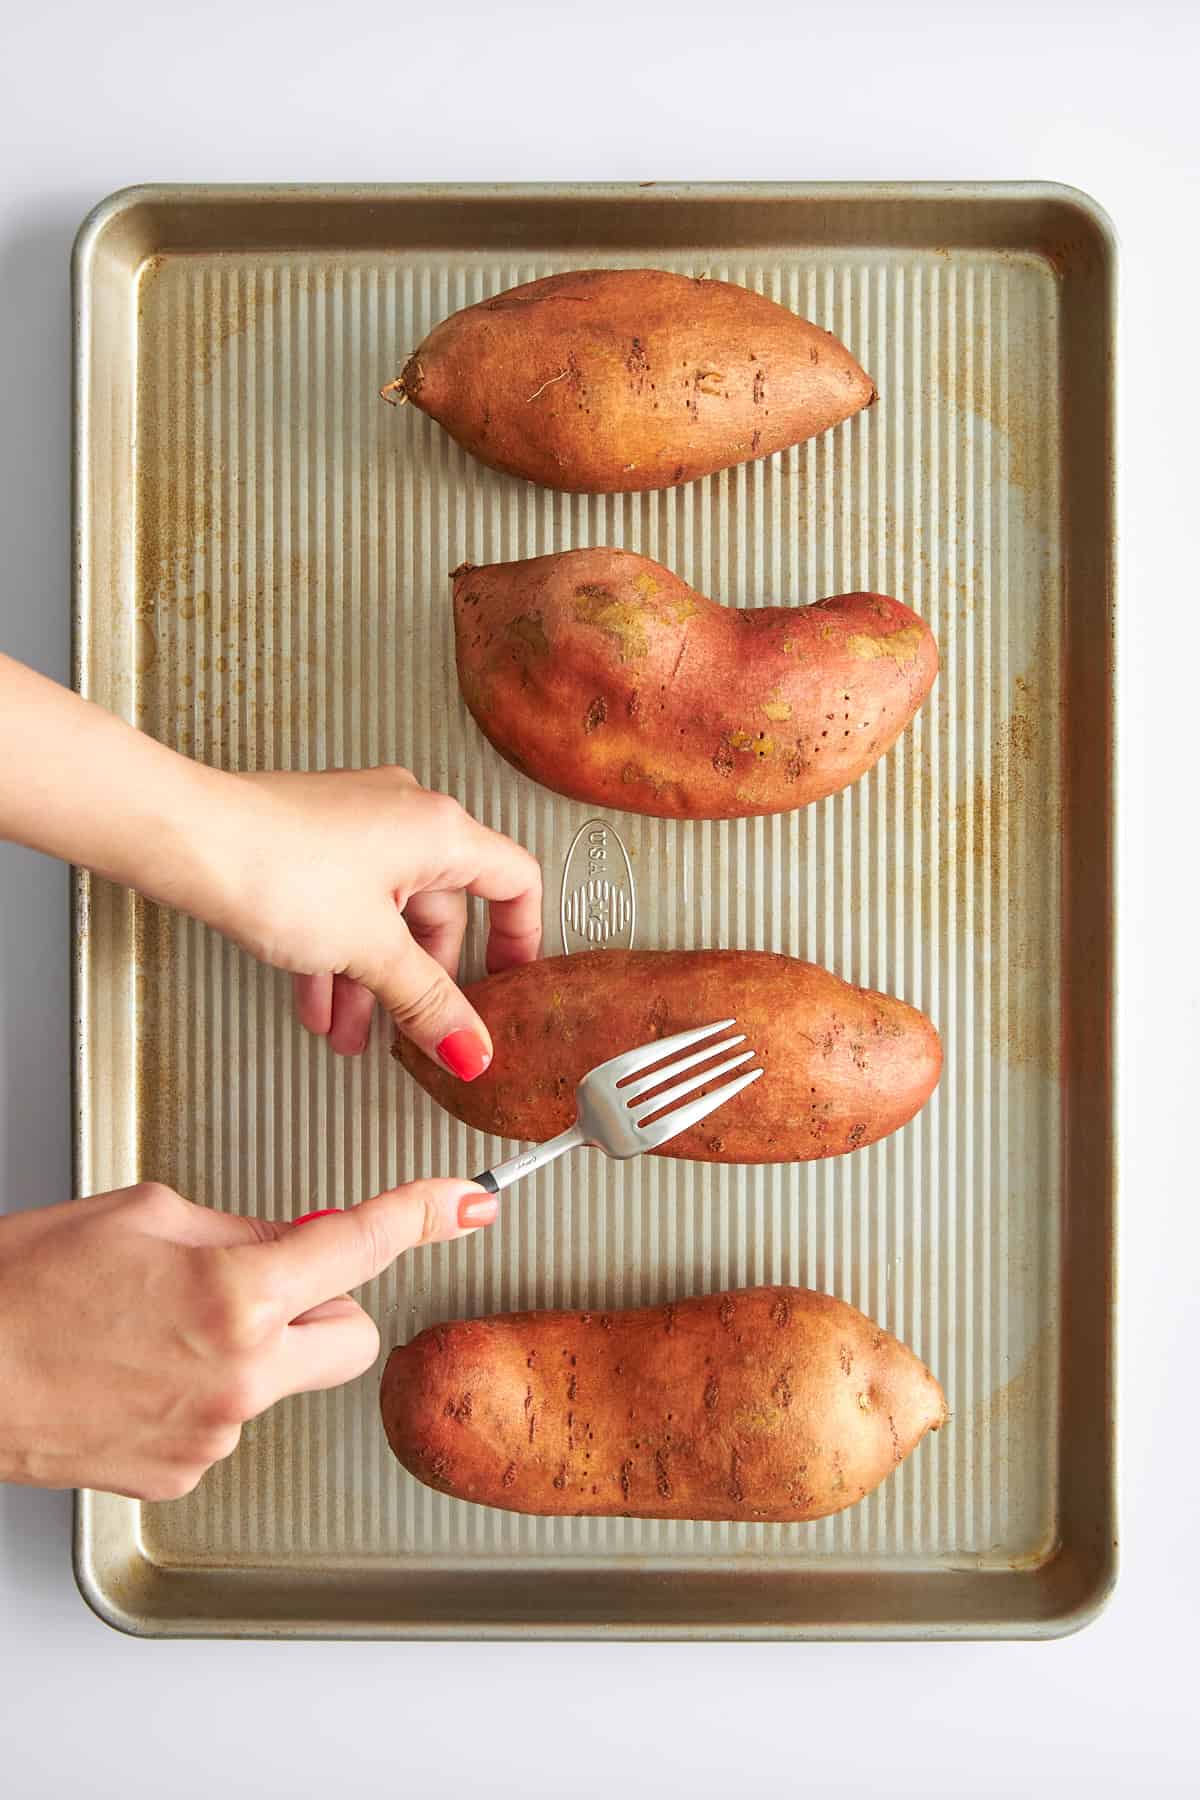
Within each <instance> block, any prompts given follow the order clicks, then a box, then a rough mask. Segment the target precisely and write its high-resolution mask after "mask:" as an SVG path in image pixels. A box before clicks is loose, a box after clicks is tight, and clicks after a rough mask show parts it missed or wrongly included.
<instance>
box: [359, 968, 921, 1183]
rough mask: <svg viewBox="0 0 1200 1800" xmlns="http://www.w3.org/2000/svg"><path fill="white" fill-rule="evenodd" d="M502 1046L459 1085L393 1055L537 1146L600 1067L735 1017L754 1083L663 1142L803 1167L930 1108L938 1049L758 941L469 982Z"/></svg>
mask: <svg viewBox="0 0 1200 1800" xmlns="http://www.w3.org/2000/svg"><path fill="white" fill-rule="evenodd" d="M465 991H466V994H467V997H468V999H469V1000H470V1001H471V1003H472V1005H473V1006H475V1007H476V1008H477V1009H478V1011H479V1013H480V1014H481V1016H482V1017H483V1019H484V1021H485V1023H486V1024H487V1027H488V1029H489V1031H490V1032H491V1034H492V1041H493V1044H494V1046H495V1056H494V1059H493V1061H492V1062H491V1064H490V1065H489V1067H488V1068H487V1069H485V1070H484V1072H483V1074H482V1075H480V1076H479V1077H478V1079H477V1080H475V1081H472V1082H469V1083H468V1082H463V1081H458V1080H456V1079H455V1078H454V1076H452V1075H449V1074H447V1073H446V1072H445V1070H443V1069H441V1068H440V1067H439V1066H438V1065H437V1064H435V1063H433V1062H431V1061H430V1060H429V1059H428V1058H427V1057H425V1056H423V1055H422V1054H421V1052H420V1051H419V1050H417V1049H416V1048H415V1047H414V1046H413V1045H412V1044H411V1043H410V1042H409V1041H408V1039H407V1038H398V1039H397V1042H396V1045H395V1047H394V1054H395V1055H396V1056H397V1057H398V1058H399V1060H400V1061H401V1062H402V1063H403V1064H404V1066H405V1068H406V1069H407V1070H408V1071H409V1073H410V1074H411V1075H413V1076H415V1077H416V1079H417V1080H418V1081H419V1082H420V1084H421V1086H422V1087H423V1088H425V1089H427V1090H428V1092H429V1093H431V1094H432V1095H433V1097H434V1099H435V1100H437V1101H438V1103H439V1104H440V1105H441V1106H444V1107H445V1108H446V1110H447V1112H450V1113H453V1114H454V1116H455V1118H458V1119H462V1120H463V1121H464V1122H465V1123H466V1124H468V1125H473V1126H474V1127H475V1129H476V1130H477V1131H488V1132H495V1133H497V1134H498V1135H499V1136H501V1137H511V1138H520V1139H524V1140H525V1141H527V1142H528V1141H532V1142H539V1143H540V1142H542V1141H543V1140H544V1139H546V1138H550V1137H553V1136H554V1135H555V1133H557V1132H559V1131H565V1130H566V1128H567V1126H568V1125H570V1124H571V1122H572V1121H573V1119H574V1117H575V1088H576V1086H577V1085H578V1083H579V1081H580V1080H581V1079H582V1077H583V1076H584V1075H586V1073H587V1072H588V1070H589V1069H593V1068H595V1066H596V1064H597V1063H601V1062H604V1061H605V1060H606V1059H607V1058H608V1057H610V1056H615V1055H617V1053H618V1052H619V1051H621V1050H630V1049H632V1048H634V1046H635V1045H638V1044H646V1043H650V1042H651V1041H652V1040H653V1039H655V1038H662V1037H669V1036H671V1035H672V1034H673V1033H674V1032H677V1031H684V1030H686V1029H687V1028H688V1027H690V1026H695V1025H704V1024H707V1023H708V1022H709V1021H710V1020H714V1019H736V1020H737V1026H738V1030H739V1031H742V1032H745V1034H746V1037H747V1041H748V1047H751V1048H753V1049H754V1050H755V1051H756V1052H757V1055H758V1060H759V1062H760V1063H761V1065H762V1067H763V1070H764V1074H763V1077H762V1079H761V1080H760V1081H756V1082H755V1083H754V1084H753V1086H751V1087H748V1088H746V1089H745V1090H744V1091H743V1092H742V1093H740V1094H737V1095H735V1097H734V1098H733V1099H732V1100H728V1101H726V1103H725V1104H724V1105H723V1106H722V1107H721V1108H720V1109H719V1110H718V1111H717V1112H715V1113H714V1114H712V1115H711V1117H709V1118H707V1119H704V1120H702V1121H701V1123H700V1124H699V1125H696V1126H693V1127H692V1128H691V1129H689V1130H687V1131H684V1132H681V1133H680V1135H679V1136H678V1137H676V1138H673V1139H672V1140H671V1142H670V1143H669V1144H666V1145H664V1147H663V1148H662V1150H661V1151H659V1152H657V1154H658V1155H660V1156H682V1157H691V1158H694V1159H695V1160H696V1161H698V1162H729V1163H774V1162H806V1161H811V1160H812V1159H814V1158H816V1157H822V1156H838V1155H841V1154H842V1153H843V1152H844V1151H847V1150H857V1149H858V1148H859V1147H860V1146H861V1145H863V1144H871V1143H874V1142H875V1140H876V1139H877V1138H882V1137H886V1136H887V1135H888V1133H889V1132H892V1131H896V1130H897V1129H898V1128H899V1127H900V1126H901V1125H904V1124H906V1123H907V1121H908V1120H909V1119H911V1118H912V1116H913V1114H914V1113H915V1112H917V1111H918V1110H919V1109H920V1108H921V1107H922V1106H924V1104H925V1102H926V1100H928V1098H929V1096H930V1094H931V1093H932V1092H933V1089H934V1087H935V1086H936V1085H937V1079H938V1076H939V1074H940V1073H941V1066H942V1047H941V1043H940V1041H939V1039H938V1034H937V1032H936V1031H935V1030H934V1027H933V1026H932V1025H931V1024H930V1022H929V1020H928V1019H927V1018H926V1017H925V1016H924V1014H923V1013H919V1012H918V1011H917V1010H916V1008H915V1007H912V1006H908V1005H906V1004H905V1002H904V1001H903V1000H893V999H892V998H890V997H889V996H888V995H887V994H876V993H873V992H872V991H871V989H869V988H858V987H851V985H850V983H849V982H847V981H842V980H840V979H839V977H838V976H836V975H831V974H830V973H829V971H828V970H827V969H820V968H818V967H817V966H816V965H815V964H814V963H807V962H800V961H798V960H797V959H796V958H794V957H790V956H775V955H772V954H770V953H769V952H767V951H760V950H597V951H584V952H581V953H580V954H579V955H576V956H556V957H550V958H547V959H546V960H545V961H543V962H534V963H525V964H523V965H522V966H520V967H518V968H513V969H506V970H505V971H504V973H503V974H500V975H489V976H488V977H487V978H486V979H485V980H483V981H479V982H476V983H474V985H473V986H470V987H468V988H467V989H466V990H465Z"/></svg>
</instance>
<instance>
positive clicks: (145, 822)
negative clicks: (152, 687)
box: [0, 656, 254, 922]
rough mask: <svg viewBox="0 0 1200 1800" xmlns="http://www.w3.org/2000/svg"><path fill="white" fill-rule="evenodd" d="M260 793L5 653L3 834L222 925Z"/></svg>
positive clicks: (0, 687) (0, 666) (0, 668)
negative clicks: (239, 850)
mask: <svg viewBox="0 0 1200 1800" xmlns="http://www.w3.org/2000/svg"><path fill="white" fill-rule="evenodd" d="M253 804H254V798H253V794H252V792H251V791H250V790H248V789H247V787H246V784H245V783H243V782H241V781H239V780H238V779H237V778H236V777H235V776H231V775H224V774H221V773H220V772H219V771H217V770H215V769H207V768H205V767H203V765H201V764H199V763H194V762H191V761H189V760H188V758H187V757H184V756H179V755H177V754H176V752H175V751H173V750H168V749H167V748H166V746H165V745H163V744H159V743H157V742H156V741H155V740H154V739H153V738H150V737H147V736H146V735H145V734H144V733H143V732H140V731H135V730H134V729H133V727H132V726H130V725H127V724H125V723H124V721H123V720H121V719H118V718H115V717H114V716H113V715H112V714H110V713H107V712H105V711H104V710H103V709H102V708H101V707H98V706H94V705H93V704H92V703H91V702H90V701H87V700H83V699H81V698H80V697H79V695H77V694H74V693H72V692H71V691H70V690H69V689H67V688H63V687H60V686H59V685H58V684H57V683H56V682H52V681H48V680H47V679H46V678H45V677H44V676H42V675H38V674H36V673H35V672H34V671H33V670H31V669H27V668H25V667H23V666H22V665H21V664H20V663H16V662H13V661H11V660H10V659H9V658H8V657H5V656H0V837H4V838H9V839H11V840H13V841H14V842H16V843H19V844H25V845H27V846H28V847H29V848H30V849H33V850H41V851H44V852H45V853H46V854H47V855H50V856H57V857H61V858H62V859H63V861H65V862H72V863H77V864H78V865H79V866H80V867H82V868H86V869H91V870H92V871H93V872H94V873H96V874H98V875H104V876H107V877H108V878H109V879H110V880H112V881H117V882H120V883H122V884H123V885H125V886H128V887H134V888H137V889H138V891H139V892H141V893H143V894H146V895H147V896H148V897H149V898H150V899H153V900H157V901H161V902H162V903H164V904H166V905H169V906H173V907H177V908H179V909H180V910H181V911H184V912H189V913H192V914H194V915H195V916H196V917H198V918H204V919H208V920H210V921H213V922H216V921H217V920H219V919H220V918H221V917H222V916H223V915H225V914H226V913H227V912H228V911H229V910H230V905H231V899H230V892H229V890H230V887H231V885H232V884H234V883H236V882H237V881H238V880H239V878H240V869H239V857H238V854H237V852H236V845H237V844H238V843H240V842H242V841H244V840H245V838H246V835H247V834H246V827H245V821H244V814H245V812H246V810H247V808H248V807H250V806H252V805H253Z"/></svg>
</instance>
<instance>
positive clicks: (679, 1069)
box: [621, 1031, 746, 1100]
mask: <svg viewBox="0 0 1200 1800" xmlns="http://www.w3.org/2000/svg"><path fill="white" fill-rule="evenodd" d="M745 1041H746V1034H745V1032H744V1031H739V1032H738V1034H737V1036H736V1037H730V1038H722V1039H721V1042H720V1043H719V1044H705V1046H704V1048H703V1050H694V1051H693V1052H692V1054H691V1056H681V1057H680V1058H679V1059H678V1061H677V1062H673V1063H670V1064H669V1065H668V1066H667V1067H666V1068H665V1069H655V1071H654V1073H653V1074H652V1075H643V1076H642V1078H641V1080H640V1081H631V1082H630V1083H629V1086H628V1087H623V1088H622V1089H621V1095H622V1098H623V1099H626V1100H636V1099H637V1097H638V1095H639V1094H644V1093H645V1092H646V1089H647V1088H652V1087H655V1086H657V1084H658V1083H659V1082H660V1081H669V1080H670V1079H671V1077H672V1075H682V1074H683V1071H684V1070H685V1069H694V1068H695V1066H696V1064H697V1063H702V1062H706V1061H707V1060H708V1058H709V1057H710V1056H719V1055H720V1054H721V1052H722V1050H732V1049H733V1047H734V1045H735V1044H744V1043H745ZM713 1074H714V1075H715V1074H716V1070H715V1069H714V1070H713Z"/></svg>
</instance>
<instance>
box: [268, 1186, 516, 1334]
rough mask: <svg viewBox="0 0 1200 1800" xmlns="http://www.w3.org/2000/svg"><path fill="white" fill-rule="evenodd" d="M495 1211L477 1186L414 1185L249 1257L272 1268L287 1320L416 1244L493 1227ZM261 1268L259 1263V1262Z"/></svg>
mask: <svg viewBox="0 0 1200 1800" xmlns="http://www.w3.org/2000/svg"><path fill="white" fill-rule="evenodd" d="M495 1212H496V1207H495V1203H494V1201H493V1200H492V1198H491V1196H490V1195H487V1194H485V1193H484V1191H483V1189H482V1188H480V1187H479V1186H478V1185H477V1184H476V1183H475V1182H472V1181H454V1180H438V1181H410V1182H406V1183H405V1185H404V1186H403V1187H398V1188H393V1189H392V1190H391V1191H390V1192H389V1193H386V1194H376V1195H375V1197H374V1198H373V1199H371V1200H364V1201H363V1202H362V1203H361V1205H359V1206H351V1207H348V1208H347V1209H346V1211H345V1212H339V1213H334V1214H325V1215H318V1216H316V1217H314V1218H309V1219H306V1220H305V1223H304V1228H303V1230H301V1231H297V1230H295V1229H292V1230H289V1231H284V1233H283V1234H282V1236H281V1237H279V1238H278V1239H276V1241H275V1242H274V1243H267V1244H258V1245H254V1246H248V1247H247V1249H246V1250H245V1252H244V1254H245V1255H247V1256H257V1257H260V1258H266V1259H269V1262H268V1266H269V1268H270V1270H271V1273H272V1276H273V1278H274V1281H275V1284H276V1290H277V1293H278V1295H279V1298H280V1299H282V1301H283V1303H284V1305H285V1307H286V1310H287V1313H288V1317H289V1318H292V1319H295V1318H298V1317H299V1316H300V1314H301V1313H305V1312H308V1311H309V1310H310V1309H311V1308H312V1307H314V1306H320V1305H321V1303H322V1302H323V1301H325V1300H332V1299H334V1298H336V1297H337V1296H339V1295H342V1294H345V1293H347V1292H348V1290H349V1289H351V1288H356V1287H361V1285H362V1283H363V1282H364V1281H371V1280H373V1279H374V1277H375V1276H376V1275H379V1274H382V1272H383V1270H384V1269H386V1268H387V1267H388V1266H389V1264H391V1263H393V1262H394V1261H395V1260H396V1258H397V1257H398V1256H400V1255H402V1254H403V1252H404V1251H405V1250H412V1249H414V1248H415V1247H416V1246H417V1245H418V1244H433V1243H443V1242H445V1241H446V1240H447V1239H448V1238H456V1237H463V1236H464V1235H465V1234H466V1233H467V1232H469V1231H475V1230H477V1229H478V1227H479V1226H480V1225H486V1224H488V1223H490V1221H491V1219H492V1218H494V1217H495ZM260 1266H261V1265H260Z"/></svg>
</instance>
